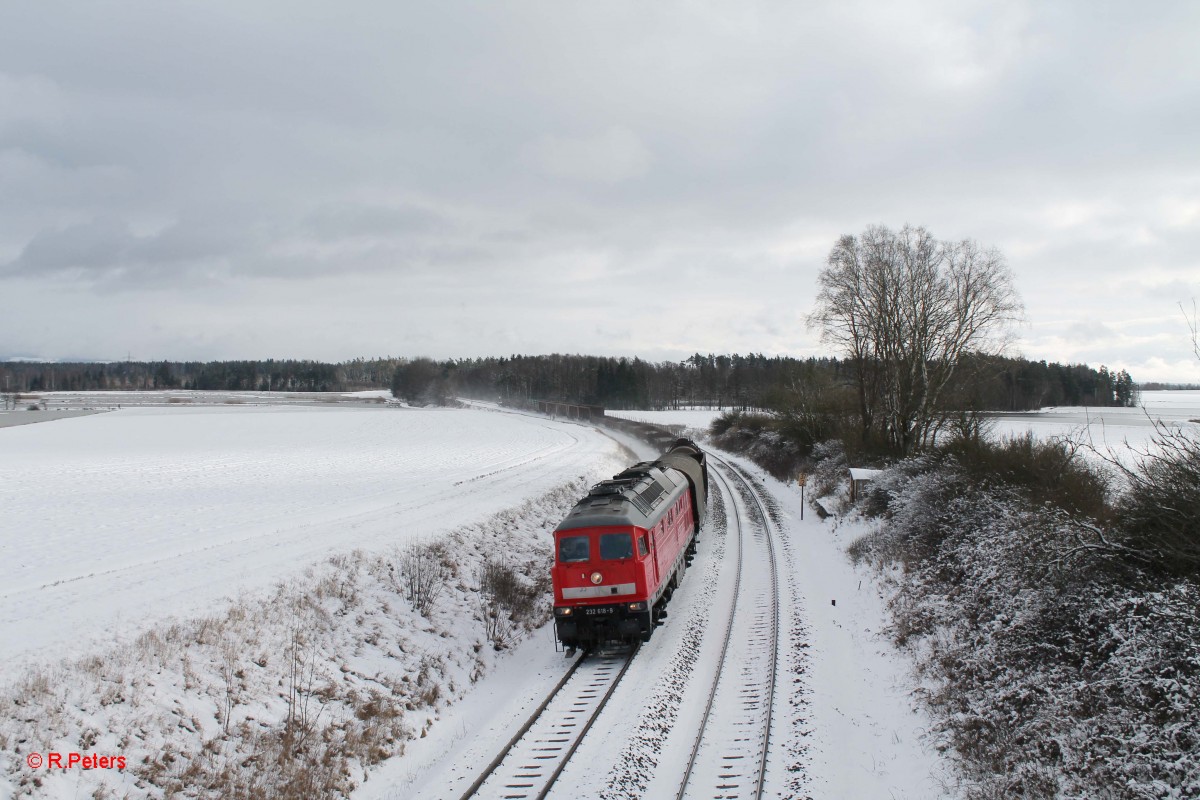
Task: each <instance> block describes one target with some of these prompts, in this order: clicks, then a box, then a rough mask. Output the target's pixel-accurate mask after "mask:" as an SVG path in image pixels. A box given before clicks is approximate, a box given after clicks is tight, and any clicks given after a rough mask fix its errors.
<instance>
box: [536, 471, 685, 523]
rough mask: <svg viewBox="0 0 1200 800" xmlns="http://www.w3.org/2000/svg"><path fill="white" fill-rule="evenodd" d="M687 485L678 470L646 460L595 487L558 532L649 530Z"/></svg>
mask: <svg viewBox="0 0 1200 800" xmlns="http://www.w3.org/2000/svg"><path fill="white" fill-rule="evenodd" d="M687 486H688V482H687V478H685V477H684V475H683V473H681V472H679V471H678V470H675V469H672V468H670V467H666V468H665V469H664V468H663V465H661V464H659V463H658V462H653V461H643V462H642V463H640V464H634V465H633V466H632V467H630V468H629V469H627V470H625V471H624V472H622V473H620V474H618V475H614V476H613V477H612V480H607V481H602V482H600V483H598V484H596V485H595V486H593V487H592V488H591V490H590V491H589V492H588V494H587V496H586V497H584V498H583V499H582V500H580V501H579V502H578V503H576V504H575V507H574V508H572V509H571V512H570V513H569V514H567V517H566V519H564V520H563V521H562V522H561V523H559V525H558V527H557V528H556V529H555V530H558V531H565V530H574V529H576V528H596V527H607V526H610V525H611V526H618V527H620V526H627V525H628V526H636V527H639V528H649V527H651V526H652V525H654V524H655V523H656V522H658V520H659V518H660V517H661V516H662V514H663V513H664V511H665V510H666V509H667V508H668V507H669V506H670V505H671V503H672V502H674V500H675V499H676V498H677V497H679V495H681V494H683V493H684V492H685V491H687Z"/></svg>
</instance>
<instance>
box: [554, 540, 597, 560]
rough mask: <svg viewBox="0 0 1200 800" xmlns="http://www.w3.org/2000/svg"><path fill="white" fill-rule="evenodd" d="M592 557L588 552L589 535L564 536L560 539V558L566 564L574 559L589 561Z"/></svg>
mask: <svg viewBox="0 0 1200 800" xmlns="http://www.w3.org/2000/svg"><path fill="white" fill-rule="evenodd" d="M589 558H591V555H590V554H589V552H588V537H586V536H564V537H562V538H561V539H559V540H558V560H559V561H560V562H562V563H564V564H568V563H570V562H572V561H587V560H588V559H589Z"/></svg>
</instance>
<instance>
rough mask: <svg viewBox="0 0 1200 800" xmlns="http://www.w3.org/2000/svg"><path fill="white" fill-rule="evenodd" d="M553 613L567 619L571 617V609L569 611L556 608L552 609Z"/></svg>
mask: <svg viewBox="0 0 1200 800" xmlns="http://www.w3.org/2000/svg"><path fill="white" fill-rule="evenodd" d="M554 613H555V614H558V615H559V616H560V617H569V616H571V609H569V608H556V609H554Z"/></svg>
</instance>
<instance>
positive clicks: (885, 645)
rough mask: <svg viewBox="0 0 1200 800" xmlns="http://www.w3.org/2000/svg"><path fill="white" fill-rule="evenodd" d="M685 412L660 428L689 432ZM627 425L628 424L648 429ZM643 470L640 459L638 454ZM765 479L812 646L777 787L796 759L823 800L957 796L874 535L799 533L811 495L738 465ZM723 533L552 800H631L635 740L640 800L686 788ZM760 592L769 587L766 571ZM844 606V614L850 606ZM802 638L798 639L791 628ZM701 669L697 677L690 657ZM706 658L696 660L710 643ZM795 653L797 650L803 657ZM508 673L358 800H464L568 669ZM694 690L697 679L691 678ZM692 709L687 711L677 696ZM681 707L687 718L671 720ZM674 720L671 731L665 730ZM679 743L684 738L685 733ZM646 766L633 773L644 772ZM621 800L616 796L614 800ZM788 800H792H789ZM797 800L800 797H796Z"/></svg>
mask: <svg viewBox="0 0 1200 800" xmlns="http://www.w3.org/2000/svg"><path fill="white" fill-rule="evenodd" d="M671 413H672V412H659V413H658V414H656V415H655V417H656V419H655V420H654V421H656V422H660V423H666V424H690V423H691V421H692V420H688V422H686V423H685V422H684V421H683V419H681V417H679V416H674V417H672V416H670V415H671ZM634 414H635V412H629V413H628V414H627V415H623V416H631V417H632V416H634ZM639 455H642V454H639ZM725 458H727V459H729V460H733V461H735V462H737V463H740V464H742V465H743V467H744V468H745V469H747V470H748V471H749V472H751V473H753V474H754V475H756V476H758V478H759V481H760V485H762V486H763V487H764V488H765V489H766V490H767V492H768V493H769V494H770V495H771V496H773V497H775V498H776V501H777V502H778V505H779V511H780V515H781V521H782V522H781V524H782V528H783V538H784V545H783V547H784V551H785V552H784V553H783V554H782V558H783V564H784V566H783V567H782V569H783V570H784V571H785V575H784V579H785V580H787V582H788V584H789V586H790V587H791V590H792V592H793V597H792V601H793V602H794V603H795V607H794V609H793V610H794V612H795V618H794V619H793V620H792V621H790V622H789V621H785V622H784V636H785V638H786V639H787V640H788V641H789V642H790V643H796V642H799V643H801V646H800V648H797V649H802V650H803V651H804V652H803V655H802V656H801V657H800V661H802V662H803V663H804V664H805V667H804V668H803V672H802V673H792V674H784V675H781V677H780V684H779V686H780V688H779V689H778V691H779V693H780V694H779V697H778V698H777V701H776V702H777V708H778V709H779V711H778V712H777V717H776V725H779V726H780V727H779V728H777V729H776V731H775V734H774V736H775V742H776V744H775V745H774V746H773V749H772V752H773V753H775V754H776V755H775V756H774V757H773V758H772V759H771V768H772V769H773V770H775V772H774V774H772V775H769V777H768V786H771V787H776V788H778V787H781V786H783V785H785V783H786V782H787V781H788V779H789V778H790V777H792V776H791V775H789V774H785V770H787V769H788V768H789V767H791V766H793V765H794V764H793V763H791V762H789V759H796V758H797V757H794V756H792V755H789V754H795V753H799V754H800V755H799V756H798V759H797V760H798V764H799V765H800V768H801V769H802V771H803V775H802V777H801V778H800V783H801V785H803V786H804V787H805V791H806V795H801V796H811V797H814V798H832V799H833V800H840V799H844V800H852V799H854V798H875V797H881V798H896V799H897V800H900V799H901V798H907V800H917V798H942V797H948V796H953V795H952V794H951V793H949V792H948V791H947V790H946V788H945V787H946V786H947V785H950V784H952V778H951V776H949V774H948V773H947V767H946V765H945V763H944V762H943V761H942V760H941V759H940V758H939V756H938V755H937V754H936V753H934V752H933V751H932V750H931V748H930V747H929V745H928V743H927V742H925V741H924V740H923V739H922V734H923V733H924V731H925V730H926V728H927V727H928V725H929V721H928V718H927V717H926V716H925V715H924V713H923V712H922V711H921V710H920V709H919V708H918V704H917V702H916V699H915V697H914V694H913V692H914V691H915V689H916V681H915V679H914V678H913V676H912V674H911V665H910V662H909V661H908V659H907V657H906V656H904V655H903V654H901V653H899V652H897V651H896V650H895V648H894V647H892V645H891V644H890V643H889V641H888V639H887V636H886V635H885V634H884V633H883V629H884V626H885V625H886V620H887V614H886V610H885V607H884V599H883V597H882V595H881V593H880V592H879V591H878V589H877V588H876V586H875V583H874V581H873V579H872V577H871V576H870V574H869V573H866V572H859V571H857V570H856V569H855V567H853V566H852V564H851V563H850V561H849V559H848V558H847V557H846V555H845V552H844V550H845V546H846V545H847V544H848V543H849V542H850V541H852V540H853V539H854V538H855V537H856V536H857V535H858V534H859V533H861V531H857V530H850V529H848V528H842V529H839V528H838V526H837V525H836V524H835V522H834V521H832V520H829V521H827V522H824V523H822V522H820V521H819V520H818V519H817V518H816V516H815V515H814V514H813V513H812V512H811V510H807V511H806V512H805V515H804V516H805V518H804V519H803V520H801V519H800V513H801V509H800V495H799V491H798V489H797V488H796V487H793V486H785V485H783V484H781V483H779V482H777V481H775V480H773V479H771V478H769V477H767V476H764V475H763V474H762V472H761V470H758V469H757V468H756V467H754V466H753V465H750V464H748V463H747V462H745V461H742V460H740V459H736V458H731V457H729V456H725ZM722 553H723V545H722V543H721V536H720V533H719V531H717V530H714V529H711V528H710V529H709V530H707V531H706V532H705V535H704V536H703V538H702V539H701V544H700V548H699V553H698V556H697V559H696V561H695V563H694V564H693V566H692V567H691V568H690V569H689V570H688V576H687V579H686V580H685V581H684V585H683V586H682V587H681V588H680V590H679V591H678V592H677V593H676V594H675V597H674V598H673V599H672V615H671V617H670V618H669V620H668V621H667V624H666V625H665V626H664V627H663V628H660V629H659V630H657V631H656V632H655V635H654V638H653V639H652V640H651V642H650V643H649V644H647V645H645V646H643V648H642V650H641V652H640V653H639V654H638V657H637V659H636V661H635V663H634V665H633V666H631V668H630V672H629V674H628V675H627V676H626V677H625V679H624V681H623V682H622V685H621V686H620V687H619V688H618V690H617V693H616V694H614V696H613V699H612V701H611V702H610V704H609V708H608V710H606V711H605V713H604V715H603V716H602V717H601V718H600V721H599V722H598V723H597V727H596V728H594V729H593V730H592V732H591V733H589V735H588V737H587V739H586V740H585V742H584V744H583V746H582V747H581V748H580V751H579V753H577V755H576V757H575V758H574V759H573V761H572V765H571V766H570V767H568V769H567V770H566V771H564V773H563V775H562V777H561V778H560V779H559V782H558V783H557V784H556V785H555V787H554V790H553V791H552V793H551V795H550V796H551V797H553V798H596V797H604V796H612V797H624V796H626V794H623V793H622V792H626V791H628V790H627V789H617V788H615V787H617V786H619V785H620V784H621V782H622V779H623V778H625V777H626V776H625V775H623V774H622V770H623V769H624V768H623V767H622V766H620V765H621V764H622V763H629V762H622V754H623V752H624V751H625V750H626V749H627V748H628V746H629V743H630V741H631V739H633V738H634V737H635V736H639V737H640V738H641V741H642V742H646V741H654V740H655V739H657V740H658V741H659V745H660V746H661V749H660V750H655V749H652V751H651V752H650V756H651V757H652V759H653V760H654V761H655V762H656V763H655V764H654V766H653V768H650V769H648V778H649V783H648V785H647V788H646V791H645V793H644V794H642V795H641V796H643V797H647V798H653V797H666V796H674V789H675V787H676V786H677V776H679V775H681V774H682V769H683V764H684V763H686V759H687V748H686V747H685V746H683V744H682V743H683V742H684V741H686V740H687V735H686V731H687V730H688V729H689V727H690V726H694V725H695V724H696V723H697V722H698V715H699V709H698V708H697V706H696V702H697V700H696V698H698V697H700V696H701V694H702V691H698V690H696V689H697V687H695V686H690V685H685V684H686V682H687V681H689V679H690V680H694V681H696V682H698V683H701V687H700V689H703V688H704V682H705V681H707V680H708V677H707V676H710V675H711V674H712V669H713V664H712V663H711V662H713V661H715V659H716V658H717V654H718V647H719V643H718V641H717V640H718V638H719V637H718V633H719V632H718V631H717V630H716V628H717V627H719V626H718V625H714V624H712V623H713V620H719V619H720V618H721V617H722V616H723V614H724V612H723V611H721V610H720V609H721V608H722V603H723V602H725V600H724V598H725V597H726V596H727V595H728V593H729V591H730V584H731V582H732V568H729V569H726V566H727V565H728V564H731V563H732V562H726V561H725V560H724V559H723V558H722V555H721V554H722ZM759 577H760V578H761V579H763V580H766V575H765V570H763V571H762V572H761V573H760V575H759ZM833 601H837V602H836V605H834V604H833ZM797 626H798V627H799V629H800V630H799V631H798V634H799V635H797V636H792V635H791V634H790V631H789V628H794V627H797ZM689 642H690V643H691V644H692V648H691V649H692V650H695V651H696V652H698V653H699V660H698V662H696V663H691V662H690V661H689V656H688V652H689V646H688V643H689ZM697 642H698V647H696V643H697ZM789 646H791V645H789ZM510 658H511V661H510V662H509V664H507V665H505V666H503V667H501V669H500V670H498V671H497V672H495V673H494V674H492V675H490V676H487V677H485V678H483V679H482V680H481V681H480V682H479V683H478V684H477V685H476V686H475V687H473V688H472V689H471V691H470V692H468V693H467V695H466V696H465V697H464V698H463V699H462V700H461V701H460V702H459V703H457V704H456V705H455V706H454V707H453V708H452V709H451V710H449V712H448V713H447V715H446V716H445V717H444V718H443V720H442V721H441V722H439V723H437V724H435V725H434V726H433V727H432V728H431V730H430V732H429V734H428V736H427V737H426V738H425V739H422V740H421V741H420V742H419V743H414V745H412V746H410V747H409V749H408V751H407V753H406V755H405V756H404V757H403V758H399V759H393V760H392V761H391V762H389V763H388V764H385V765H383V766H382V767H381V769H380V770H379V771H378V772H376V773H374V774H372V776H371V779H370V781H368V782H367V783H366V784H364V785H363V786H362V787H361V788H360V789H359V790H358V791H356V792H355V795H354V798H355V800H401V798H404V800H408V799H409V798H440V797H457V796H458V795H459V794H460V793H461V791H462V789H463V788H465V786H466V785H467V784H469V783H470V781H471V780H472V779H473V778H474V777H476V776H477V775H478V773H479V771H480V770H482V768H483V765H484V764H485V763H486V762H487V761H488V760H489V758H490V757H491V756H492V755H493V754H494V753H495V752H496V751H497V750H498V748H499V746H500V745H501V744H502V743H503V742H505V741H507V740H508V738H509V737H510V736H511V735H512V734H513V733H514V732H515V730H516V729H517V728H518V727H519V725H520V723H521V722H523V721H524V719H525V718H526V716H527V715H528V714H529V713H530V711H531V710H532V708H533V707H534V706H536V704H537V702H538V701H539V700H540V699H541V698H542V697H543V696H544V695H545V693H547V692H548V691H549V689H550V688H551V687H552V686H553V684H554V683H555V682H556V681H557V679H558V678H559V677H560V676H561V674H562V672H563V671H564V670H565V669H566V668H567V662H566V661H565V659H563V657H562V656H561V655H558V654H556V653H554V652H553V640H552V638H551V637H550V636H549V635H543V636H538V637H534V638H533V639H531V640H529V641H527V642H526V643H525V644H524V645H523V646H522V647H521V648H519V649H518V650H517V651H516V652H514V653H513V654H512V655H511V656H510ZM689 676H691V677H689ZM678 694H682V695H683V700H682V703H683V705H682V706H679V703H680V701H679V700H678V699H676V700H674V701H672V699H671V697H672V695H678ZM672 702H674V704H675V706H676V707H675V709H674V710H671V704H672ZM664 720H665V721H664ZM676 728H678V729H679V732H681V733H682V734H683V735H679V733H677V732H675V729H676ZM638 760H643V761H644V759H638V758H636V757H635V758H634V761H635V762H636V761H638ZM606 793H607V794H606ZM779 796H785V795H784V794H782V793H781V794H780V795H779ZM787 796H790V795H787Z"/></svg>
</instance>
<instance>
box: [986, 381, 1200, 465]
mask: <svg viewBox="0 0 1200 800" xmlns="http://www.w3.org/2000/svg"><path fill="white" fill-rule="evenodd" d="M992 419H993V425H994V431H995V433H996V434H998V435H1012V434H1018V435H1019V434H1023V433H1025V432H1026V431H1031V432H1032V433H1033V435H1034V436H1036V437H1038V438H1040V439H1047V438H1050V437H1054V436H1059V437H1065V436H1069V437H1072V438H1074V439H1077V440H1081V441H1084V442H1087V443H1089V444H1091V445H1092V446H1094V447H1095V448H1096V449H1098V450H1100V451H1102V452H1108V451H1112V452H1114V453H1118V452H1122V451H1125V450H1126V449H1127V448H1130V447H1132V448H1133V449H1134V450H1139V451H1140V450H1145V449H1146V448H1147V447H1148V446H1149V445H1150V443H1151V438H1152V437H1153V435H1154V421H1161V422H1162V423H1163V424H1164V425H1167V426H1168V427H1171V428H1185V429H1189V430H1192V431H1194V432H1197V433H1200V391H1156V392H1142V396H1141V406H1140V407H1138V408H1081V407H1079V406H1063V407H1061V408H1044V409H1042V410H1041V411H1029V412H1026V413H1020V414H998V415H995V416H994V417H992Z"/></svg>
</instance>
